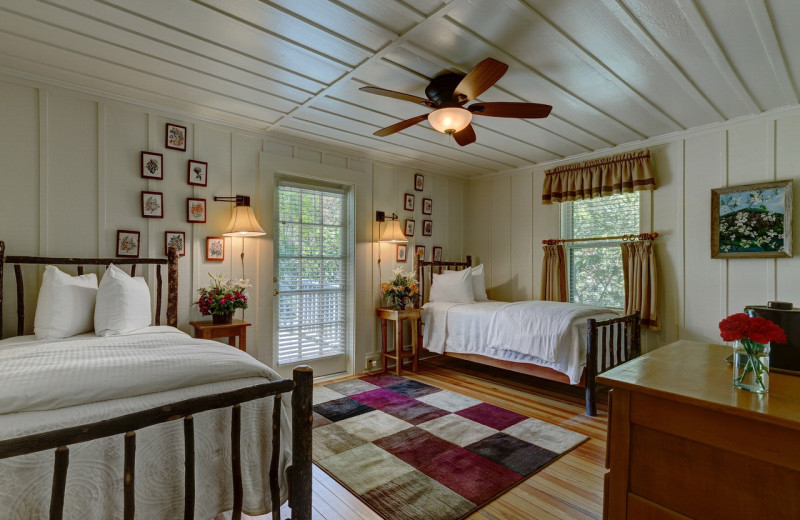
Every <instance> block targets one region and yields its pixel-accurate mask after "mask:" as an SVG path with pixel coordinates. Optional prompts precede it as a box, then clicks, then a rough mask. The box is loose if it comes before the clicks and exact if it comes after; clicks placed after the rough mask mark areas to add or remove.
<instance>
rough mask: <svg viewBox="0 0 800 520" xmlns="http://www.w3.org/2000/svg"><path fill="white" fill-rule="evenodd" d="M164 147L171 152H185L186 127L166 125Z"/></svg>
mask: <svg viewBox="0 0 800 520" xmlns="http://www.w3.org/2000/svg"><path fill="white" fill-rule="evenodd" d="M166 141H167V142H166V144H165V145H164V146H166V147H167V148H170V149H172V150H180V151H182V152H185V151H186V127H185V126H181V125H173V124H172V123H167V129H166Z"/></svg>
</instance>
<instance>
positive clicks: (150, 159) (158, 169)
mask: <svg viewBox="0 0 800 520" xmlns="http://www.w3.org/2000/svg"><path fill="white" fill-rule="evenodd" d="M141 174H142V178H144V179H156V180H159V181H160V180H162V179H163V178H164V156H163V155H161V154H160V153H153V152H142V172H141Z"/></svg>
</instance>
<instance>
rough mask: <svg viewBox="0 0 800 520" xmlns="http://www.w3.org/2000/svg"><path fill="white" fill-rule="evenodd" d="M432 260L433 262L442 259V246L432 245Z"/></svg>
mask: <svg viewBox="0 0 800 520" xmlns="http://www.w3.org/2000/svg"><path fill="white" fill-rule="evenodd" d="M433 261H434V262H441V261H442V248H441V247H439V246H434V248H433Z"/></svg>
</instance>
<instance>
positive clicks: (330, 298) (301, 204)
mask: <svg viewBox="0 0 800 520" xmlns="http://www.w3.org/2000/svg"><path fill="white" fill-rule="evenodd" d="M277 199H278V201H277V202H278V204H277V205H278V208H277V215H278V219H277V220H278V222H277V224H278V225H277V228H278V229H277V231H278V240H277V255H276V260H277V262H276V263H277V267H278V269H277V277H278V281H279V282H278V287H279V296H278V313H277V317H278V324H277V325H278V326H277V329H278V330H277V332H278V334H277V336H278V364H279V365H283V364H288V363H296V362H298V361H306V360H311V359H319V358H326V357H330V356H337V355H342V354H344V353H345V346H346V344H347V331H348V322H347V301H348V298H347V278H348V276H347V274H348V253H347V252H348V245H347V242H348V241H347V236H348V229H347V193H346V191H345V190H343V189H337V188H327V187H321V186H307V185H298V184H295V183H290V182H285V181H281V182H279V185H278V197H277Z"/></svg>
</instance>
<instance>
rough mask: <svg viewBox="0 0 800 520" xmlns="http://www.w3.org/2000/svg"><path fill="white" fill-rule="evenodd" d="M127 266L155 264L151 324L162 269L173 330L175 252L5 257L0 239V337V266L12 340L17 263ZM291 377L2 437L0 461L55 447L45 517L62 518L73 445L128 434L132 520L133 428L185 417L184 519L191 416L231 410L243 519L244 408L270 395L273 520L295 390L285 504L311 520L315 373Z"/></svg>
mask: <svg viewBox="0 0 800 520" xmlns="http://www.w3.org/2000/svg"><path fill="white" fill-rule="evenodd" d="M110 263H114V264H115V265H130V266H131V276H134V275H135V273H136V266H137V265H140V264H143V265H155V266H156V280H157V285H156V298H157V299H156V315H155V320H154V322H155V324H156V325H159V324H160V314H161V294H162V290H161V289H162V288H161V285H162V284H161V266H162V265H167V269H168V293H167V312H166V317H167V325H170V326H173V327H175V326H177V321H178V319H177V315H178V253H177V250H176V248H175V247H170V248H169V255H168V258H166V259H163V258H162V259H147V258H142V259H139V258H135V259H134V258H49V257H33V256H5V243H4V242H2V241H0V338H2V332H3V321H2V320H3V314H2V303H3V271H4V269H3V267H4V264H13V265H14V274H15V278H16V282H17V335H22V334H24V325H25V306H24V288H23V283H22V271H21V267H20V266H21V264H36V265H42V264H55V265H76V266H77V271H78V274H83V266H84V265H105V266H108V264H110ZM293 375H294V379H293V380H292V379H281V380H278V381H271V382H269V383H263V384H258V385H254V386H250V387H247V388H241V389H239V390H233V391H229V392H222V393H219V394H212V395H206V396H201V397H196V398H192V399H187V400H184V401H179V402H176V403H171V404H167V405H164V406H159V407H156V408H151V409H149V410H143V411H140V412H135V413H131V414H127V415H123V416H120V417H115V418H113V419H107V420H104V421H99V422H95V423H91V424H85V425H81V426H75V427H71V428H63V429H60V430H54V431H50V432H44V433H38V434H35V435H29V436H25V437H20V438H16V439H8V440H0V459H5V458H9V457H16V456H19V455H26V454H29V453H35V452H39V451H44V450H52V449H54V450H55V463H54V471H53V487H52V491H51V497H50V519H51V520H58V519H61V518H62V515H63V507H64V491H65V488H66V478H67V468H68V466H69V448H68V445H70V444H77V443H80V442H86V441H90V440H95V439H100V438H103V437H110V436H113V435H119V434H125V451H124V461H125V462H124V470H123V475H121V478H123V512H124V513H123V514H124V517H123V518H124V519H125V520H133V518H134V513H135V509H136V505H135V502H134V485H135V479H134V477H135V475H134V467H135V458H136V430H139V429H142V428H145V427H147V426H152V425H155V424H159V423H164V422H168V421H173V420H176V419H183V431H184V443H185V452H186V460H185V461H184V464H185V470H186V481H185V483H184V489H185V491H184V519H193V518H194V503H195V486H194V481H195V464H194V419H193V415H194V414H197V413H200V412H204V411H207V410H214V409H217V408H225V407H232V423H231V463H232V464H231V467H232V479H233V519H235V520H239V519H241V517H242V499H243V496H242V494H243V491H242V473H241V461H240V433H241V403H244V402H247V401H252V400H254V399H261V398H266V397H272V398H273V399H274V405H273V413H272V426H271V427H272V456H271V462H270V468H269V482H270V494H271V496H272V518H273V520H274V519H277V520H280V506H281V504H280V489H279V474H278V472H279V468H278V462H279V453H280V436H281V430H280V412H281V394H284V393H287V392H292V398H291V399H292V465H291V468H290V473H289V477H290V478H289V485H290V489H289V506H290V507H291V508H292V517H293V518H294V519H296V520H310V518H311V422H312V415H311V403H312V392H313V389H312V384H313V372H312V370H311V368H309V367H307V366H300V367H297V368H295V369H294V374H293Z"/></svg>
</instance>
